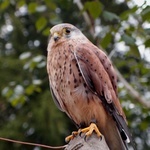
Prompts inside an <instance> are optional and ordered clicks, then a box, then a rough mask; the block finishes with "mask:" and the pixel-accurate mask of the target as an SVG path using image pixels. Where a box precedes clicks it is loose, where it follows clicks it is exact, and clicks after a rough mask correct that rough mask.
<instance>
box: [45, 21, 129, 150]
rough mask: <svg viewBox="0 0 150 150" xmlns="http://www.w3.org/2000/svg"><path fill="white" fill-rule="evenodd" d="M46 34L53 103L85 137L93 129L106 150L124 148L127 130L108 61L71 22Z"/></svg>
mask: <svg viewBox="0 0 150 150" xmlns="http://www.w3.org/2000/svg"><path fill="white" fill-rule="evenodd" d="M50 33H51V37H50V40H49V43H48V48H47V50H48V56H47V71H48V76H49V82H50V90H51V94H52V97H53V99H54V102H55V104H56V105H57V106H58V108H59V109H60V110H61V111H63V112H65V113H66V114H67V115H68V116H69V117H70V119H71V120H73V122H74V123H75V124H76V126H77V127H78V128H79V129H80V131H81V132H86V135H87V136H89V135H91V134H92V132H93V131H95V132H96V133H97V135H98V136H101V134H103V135H104V137H105V140H106V143H107V145H108V147H109V148H110V150H125V149H126V146H125V145H126V144H125V142H126V141H127V142H129V141H130V133H129V132H128V128H127V123H126V117H125V114H124V112H123V110H122V107H121V105H120V102H119V99H118V96H117V77H116V74H115V71H114V68H113V66H112V63H111V61H110V60H109V58H108V57H107V55H106V54H105V53H104V52H103V51H102V50H100V49H99V48H98V47H96V46H95V45H94V44H92V43H91V42H90V41H89V40H88V39H87V38H86V37H85V36H84V35H83V34H82V32H81V31H80V30H79V29H78V28H76V27H75V26H73V25H71V24H68V23H62V24H58V25H55V26H54V27H52V28H51V30H50ZM99 131H100V132H99ZM69 138H71V137H69ZM67 140H68V139H67Z"/></svg>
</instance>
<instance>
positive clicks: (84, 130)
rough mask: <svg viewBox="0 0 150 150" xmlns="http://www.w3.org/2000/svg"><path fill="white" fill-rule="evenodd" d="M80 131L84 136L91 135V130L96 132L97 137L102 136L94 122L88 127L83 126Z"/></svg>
mask: <svg viewBox="0 0 150 150" xmlns="http://www.w3.org/2000/svg"><path fill="white" fill-rule="evenodd" d="M80 131H81V132H82V133H85V136H91V135H92V133H93V131H95V132H96V134H97V136H98V137H101V136H102V134H101V133H100V131H99V129H98V127H97V126H96V124H95V123H91V124H90V126H89V127H87V128H84V129H81V130H80Z"/></svg>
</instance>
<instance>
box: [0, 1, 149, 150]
mask: <svg viewBox="0 0 150 150" xmlns="http://www.w3.org/2000/svg"><path fill="white" fill-rule="evenodd" d="M82 3H83V6H84V8H83V10H79V9H78V7H77V5H76V4H75V3H74V2H73V1H71V0H59V1H58V0H41V1H38V0H36V1H34V2H32V1H30V0H28V1H27V0H17V1H15V0H12V1H9V0H1V1H0V83H1V84H0V91H1V95H0V137H6V138H12V139H16V140H22V141H29V142H35V143H42V144H47V145H61V144H64V137H65V136H67V135H69V134H70V133H71V131H72V130H73V129H75V127H74V125H73V123H72V122H71V121H70V120H69V119H68V117H66V115H65V114H64V113H62V112H60V111H59V110H58V109H57V108H56V106H55V105H54V103H53V101H52V98H51V95H50V92H49V81H48V76H47V72H46V54H47V51H46V49H47V42H48V37H49V29H50V28H51V27H52V26H53V25H55V24H58V23H61V22H68V23H72V24H74V25H75V26H77V27H78V28H80V29H81V30H82V31H83V33H84V34H85V35H86V36H87V37H88V38H89V39H90V40H92V41H93V42H94V43H95V44H97V45H98V46H99V45H101V46H102V48H104V49H105V50H106V51H107V53H108V54H111V55H112V58H111V59H112V61H113V63H114V65H115V66H116V67H117V68H118V69H119V71H120V72H121V74H122V75H123V76H124V78H125V79H126V80H127V81H128V82H129V83H130V85H131V86H133V87H134V89H136V90H137V91H138V92H139V93H140V94H141V95H143V97H144V98H145V100H148V99H150V86H149V83H150V57H148V54H149V56H150V17H149V16H150V6H148V5H147V4H146V3H144V4H143V5H142V6H137V5H135V4H134V3H133V1H132V0H125V1H118V0H112V1H108V0H101V1H98V0H97V1H86V0H83V1H82ZM84 11H87V12H88V15H89V17H90V20H91V22H92V25H93V28H94V29H95V30H96V38H95V39H93V36H92V35H90V32H89V27H88V25H87V23H86V22H85V21H84V18H83V16H82V13H83V12H84ZM81 20H82V21H81ZM118 87H119V88H118V92H119V98H120V100H121V103H122V106H123V107H124V111H125V113H126V116H127V120H128V122H129V127H130V128H131V131H132V133H133V137H134V140H135V142H136V145H137V149H138V150H148V149H150V111H149V109H147V108H145V107H144V106H142V105H141V104H140V103H138V102H137V101H136V99H134V98H133V97H132V95H129V93H128V91H127V90H126V89H125V87H124V86H123V84H122V83H120V82H118ZM10 148H11V149H12V150H30V149H36V150H37V149H42V148H37V147H36V148H35V147H33V146H25V145H21V144H15V143H9V144H8V143H7V142H3V141H0V149H2V150H6V149H10Z"/></svg>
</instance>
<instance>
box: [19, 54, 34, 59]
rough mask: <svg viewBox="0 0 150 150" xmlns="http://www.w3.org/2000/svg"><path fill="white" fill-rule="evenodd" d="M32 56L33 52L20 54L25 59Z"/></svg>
mask: <svg viewBox="0 0 150 150" xmlns="http://www.w3.org/2000/svg"><path fill="white" fill-rule="evenodd" d="M30 56H31V52H24V53H22V54H21V55H20V56H19V59H21V60H23V59H27V58H29V57H30Z"/></svg>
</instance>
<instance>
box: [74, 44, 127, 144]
mask: <svg viewBox="0 0 150 150" xmlns="http://www.w3.org/2000/svg"><path fill="white" fill-rule="evenodd" d="M74 56H75V58H76V61H77V63H78V67H79V69H80V72H81V74H82V76H83V78H84V80H85V82H86V84H87V86H88V87H89V89H90V90H91V91H92V92H93V93H94V94H96V95H97V96H98V97H99V99H100V100H101V101H102V104H103V105H104V107H105V109H106V111H108V112H109V113H110V114H111V115H112V116H113V118H114V120H115V121H116V125H117V127H118V130H119V132H120V134H121V137H122V139H123V140H124V141H128V142H129V141H130V140H129V139H130V133H129V131H128V128H127V125H126V120H125V116H124V113H123V111H122V107H121V105H120V103H119V100H118V98H117V87H116V84H117V80H116V75H115V72H114V70H113V67H112V65H111V62H110V60H109V59H108V57H107V56H106V55H105V54H104V53H103V52H101V51H100V50H99V49H98V48H97V47H95V46H94V45H93V44H90V43H87V44H80V45H78V46H77V47H76V50H75V51H74Z"/></svg>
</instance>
